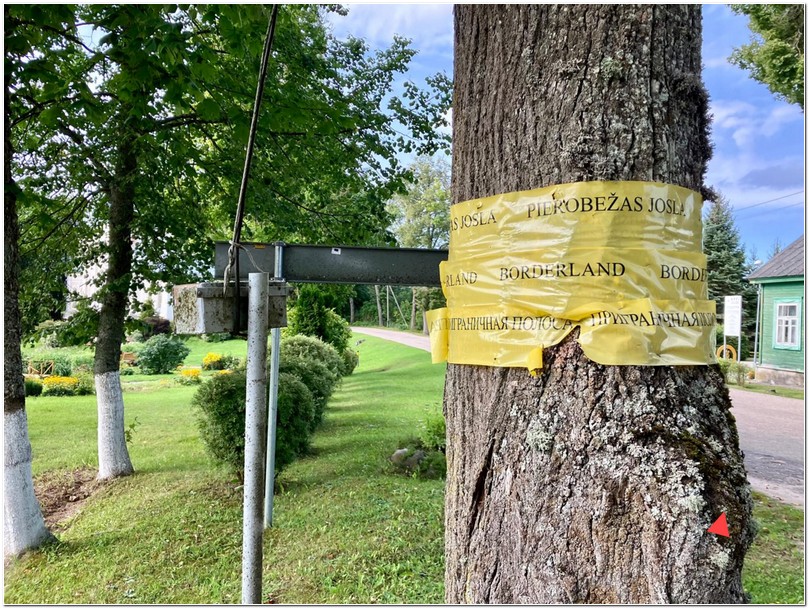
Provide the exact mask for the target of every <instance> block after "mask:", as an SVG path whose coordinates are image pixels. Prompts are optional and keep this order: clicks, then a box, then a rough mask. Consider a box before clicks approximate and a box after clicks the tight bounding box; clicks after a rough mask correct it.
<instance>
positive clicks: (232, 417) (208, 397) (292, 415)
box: [191, 372, 314, 478]
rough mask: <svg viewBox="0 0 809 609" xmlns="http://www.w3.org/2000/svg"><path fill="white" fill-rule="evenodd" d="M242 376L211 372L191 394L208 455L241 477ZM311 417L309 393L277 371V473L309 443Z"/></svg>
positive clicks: (300, 453) (242, 431) (244, 395)
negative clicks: (212, 374) (210, 375)
mask: <svg viewBox="0 0 809 609" xmlns="http://www.w3.org/2000/svg"><path fill="white" fill-rule="evenodd" d="M245 383H246V377H245V375H244V374H243V373H241V372H230V373H226V374H222V373H219V374H215V375H214V376H212V377H211V378H210V379H208V380H207V381H206V382H205V383H203V384H202V386H201V387H200V388H199V389H198V390H197V392H196V393H195V394H194V397H193V399H192V401H191V403H192V405H193V406H194V408H195V411H196V413H197V422H198V425H199V430H200V436H201V437H202V441H203V443H204V444H205V447H206V448H207V450H208V452H209V453H210V455H211V456H212V457H213V458H214V459H215V460H216V461H219V462H221V463H224V464H225V465H227V466H228V467H229V468H230V469H231V470H233V471H234V472H236V473H237V474H238V475H239V478H242V477H243V468H244V423H245V402H246V388H245ZM313 416H314V403H313V399H312V394H311V392H310V391H309V390H308V389H307V388H306V386H305V385H304V384H303V383H302V382H301V381H300V380H299V379H297V378H296V377H294V376H292V375H290V374H286V373H281V374H280V375H279V387H278V419H277V421H278V428H277V430H276V453H275V471H276V473H278V472H280V471H281V470H282V469H283V468H284V467H286V466H287V465H289V464H290V463H291V462H292V461H293V460H294V459H295V457H298V456H300V455H302V454H304V452H305V451H306V449H307V448H308V446H309V433H310V432H309V429H310V427H311V420H312V417H313Z"/></svg>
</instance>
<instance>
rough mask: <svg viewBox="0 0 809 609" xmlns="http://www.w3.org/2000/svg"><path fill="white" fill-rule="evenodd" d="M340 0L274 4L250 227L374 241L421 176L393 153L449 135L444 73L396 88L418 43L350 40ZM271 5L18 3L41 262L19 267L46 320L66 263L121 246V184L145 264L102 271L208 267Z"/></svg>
mask: <svg viewBox="0 0 809 609" xmlns="http://www.w3.org/2000/svg"><path fill="white" fill-rule="evenodd" d="M327 10H331V9H330V8H328V7H319V6H314V5H287V6H284V7H283V8H282V9H281V10H280V12H279V21H278V27H277V33H276V40H275V45H274V50H273V56H272V58H271V62H270V69H269V75H268V81H267V84H266V90H265V100H264V105H263V111H262V115H261V120H260V124H259V130H258V134H257V147H256V157H255V160H254V165H253V173H252V181H251V184H250V189H249V191H248V204H247V217H246V220H245V228H244V231H243V235H244V238H245V239H251V238H252V239H264V240H275V239H279V238H283V239H286V240H290V241H296V240H297V241H305V242H313V243H314V242H326V241H331V242H335V241H338V242H343V243H353V244H363V243H367V242H370V241H374V242H375V241H378V240H379V239H380V234H383V233H384V227H385V226H386V225H387V215H386V212H385V209H384V201H385V200H386V199H387V198H389V197H390V196H391V194H392V193H394V192H397V191H399V190H401V189H402V188H403V184H404V180H405V179H406V178H407V177H408V176H409V172H408V170H407V169H406V168H404V167H401V166H400V164H399V163H398V161H397V158H396V155H397V154H399V153H401V152H405V153H408V152H415V153H431V152H434V151H435V150H437V149H439V148H441V147H444V146H446V144H447V138H446V137H445V136H442V135H441V134H440V133H438V132H437V131H436V129H435V127H437V126H438V125H440V124H441V123H442V120H443V119H442V117H443V115H444V113H445V112H446V109H447V107H448V105H449V102H450V98H449V95H450V93H449V81H448V79H447V78H446V77H445V76H442V75H438V76H436V77H434V78H432V79H429V80H428V85H427V87H423V88H419V87H416V86H414V85H413V84H412V83H409V84H407V85H405V87H404V92H403V93H402V95H401V96H396V95H393V89H394V84H395V82H396V78H397V77H398V75H400V74H402V73H404V72H405V70H406V69H407V65H408V63H409V61H410V60H411V59H412V57H413V56H414V54H415V52H414V51H413V50H412V49H411V48H410V47H409V44H408V42H407V41H405V40H403V39H396V40H395V41H394V43H393V44H392V46H391V47H390V48H389V49H384V50H382V51H378V52H376V53H371V52H370V51H369V48H368V46H367V44H366V43H365V42H363V41H361V40H358V39H354V38H350V39H348V40H337V39H336V38H334V37H333V36H332V35H331V33H330V32H329V29H328V28H327V26H326V25H325V11H327ZM268 11H269V9H268V8H267V7H264V6H260V5H216V6H208V5H206V6H193V5H191V6H189V5H182V6H179V7H178V6H177V5H161V6H158V5H144V6H135V5H78V6H75V5H66V6H57V5H47V6H31V5H13V6H9V7H6V10H5V25H6V32H5V34H6V50H5V62H6V73H7V75H8V82H10V90H11V96H10V98H11V103H10V104H9V108H8V109H7V111H8V112H9V113H10V114H11V117H12V124H13V138H14V144H15V149H16V150H17V152H18V154H17V155H15V158H14V173H15V176H16V177H17V179H18V182H19V184H20V187H21V190H22V197H21V200H20V207H21V214H22V225H23V233H24V234H23V239H22V241H23V243H22V249H23V256H24V263H25V264H26V268H27V269H28V270H29V272H30V273H31V275H30V277H31V278H32V279H33V278H34V277H35V276H36V275H37V274H38V275H40V277H37V279H40V280H39V281H23V285H31V284H36V285H37V286H39V289H38V290H37V292H38V295H37V296H36V297H34V295H31V296H30V297H29V300H28V301H25V298H23V300H24V302H29V303H30V304H29V305H28V306H27V307H26V309H27V312H30V313H31V315H32V316H33V317H38V319H36V321H40V320H41V319H42V317H43V315H44V313H45V312H47V311H49V310H51V309H53V308H54V302H55V303H56V308H58V300H59V297H60V294H61V298H62V299H63V298H64V296H63V294H64V287H63V286H64V277H65V276H66V275H68V274H71V273H75V272H80V271H82V270H86V269H90V268H92V266H93V264H94V263H96V262H97V261H98V260H100V259H101V260H103V258H104V257H105V256H106V255H107V254H108V252H109V248H110V246H109V244H107V243H105V241H106V239H105V231H106V230H107V227H108V226H109V222H110V219H111V218H110V215H109V209H110V208H109V196H110V191H111V189H113V188H114V187H120V186H121V185H122V183H125V184H128V186H129V187H131V188H130V191H131V196H132V197H133V199H134V201H133V205H134V215H133V217H132V218H131V220H130V221H129V224H130V225H131V226H130V227H131V234H132V239H133V243H135V247H134V248H133V261H132V271H131V273H130V274H128V276H125V277H106V276H104V275H103V273H97V283H98V285H104V286H106V289H113V290H127V289H128V290H129V291H130V293H132V292H133V291H134V289H135V288H140V287H143V286H144V285H146V284H147V282H150V283H154V282H161V281H165V282H169V283H175V282H180V281H185V280H187V281H193V280H198V279H199V278H200V276H201V274H202V273H203V272H204V271H205V270H207V267H208V266H209V264H210V258H211V257H212V246H211V241H212V240H213V239H216V238H220V239H221V238H228V237H229V236H230V234H229V233H230V227H231V225H232V214H233V211H234V208H235V201H236V200H237V193H238V188H239V181H240V178H241V172H242V159H243V157H244V145H245V142H246V140H247V134H248V129H249V124H250V110H251V107H252V102H253V97H254V95H255V79H256V73H257V65H258V59H259V55H260V52H261V48H262V44H263V36H264V32H265V28H266V23H267V16H268ZM42 279H47V281H49V282H50V284H52V286H51V287H52V290H51V291H52V292H53V293H54V295H55V296H54V297H53V298H51V299H50V300H48V299H47V298H46V299H42V297H41V294H43V293H45V294H47V293H48V290H42V289H41V288H42V286H43V281H42ZM50 284H49V285H50ZM37 299H39V300H37ZM40 300H41V301H42V302H40ZM35 301H36V302H35Z"/></svg>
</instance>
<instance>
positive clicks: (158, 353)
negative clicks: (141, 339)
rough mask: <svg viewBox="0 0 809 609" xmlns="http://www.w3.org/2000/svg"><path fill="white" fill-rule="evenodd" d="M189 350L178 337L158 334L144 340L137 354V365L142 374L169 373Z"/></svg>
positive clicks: (180, 362)
mask: <svg viewBox="0 0 809 609" xmlns="http://www.w3.org/2000/svg"><path fill="white" fill-rule="evenodd" d="M190 352H191V350H190V349H189V348H188V347H186V346H185V344H184V343H183V341H181V340H180V339H178V338H174V337H172V336H169V335H167V334H158V335H157V336H153V337H152V338H150V339H149V340H147V341H146V344H145V345H144V347H143V349H141V352H140V353H139V354H138V366H140V369H141V371H142V372H143V373H144V374H169V373H171V372H174V370H175V368H177V366H179V365H180V364H182V363H183V360H184V359H185V358H186V356H188V354H189V353H190Z"/></svg>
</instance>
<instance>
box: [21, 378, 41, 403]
mask: <svg viewBox="0 0 809 609" xmlns="http://www.w3.org/2000/svg"><path fill="white" fill-rule="evenodd" d="M41 394H42V383H41V382H40V381H38V380H37V379H25V397H27V398H35V397H36V396H38V395H41Z"/></svg>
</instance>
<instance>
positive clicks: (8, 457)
mask: <svg viewBox="0 0 809 609" xmlns="http://www.w3.org/2000/svg"><path fill="white" fill-rule="evenodd" d="M57 10H58V9H57ZM3 16H4V22H5V35H6V49H8V46H9V41H8V38H9V34H11V33H13V27H14V25H13V22H11V23H10V19H9V7H8V6H6V7H4V10H3ZM51 17H52V19H51V20H50V21H49V22H48V23H47V25H48V27H49V28H55V29H59V28H60V27H61V18H60V16H59V15H57V14H56V11H54V13H52V14H51ZM48 36H49V34H47V33H46V32H43V34H42V38H43V40H44V39H47V38H48ZM18 69H22V68H19V67H18ZM4 70H5V74H4V81H5V89H4V90H3V101H4V105H5V108H6V111H5V113H4V116H3V121H4V123H3V125H4V126H3V139H4V146H3V156H4V158H3V161H4V162H3V170H4V171H3V173H4V180H3V195H4V196H3V219H4V224H5V230H4V235H3V237H4V246H3V320H4V326H3V442H4V446H5V450H4V453H5V461H4V467H3V491H4V492H3V514H4V517H3V552H4V555H5V556H13V555H18V554H22V553H23V552H26V551H27V550H31V549H34V548H37V547H39V546H41V545H42V544H44V543H46V542H48V541H50V540H52V539H54V537H53V535H52V534H51V533H50V532H49V531H48V529H47V528H46V526H45V521H44V519H43V517H42V510H41V509H40V506H39V502H38V501H37V498H36V495H34V482H33V474H32V470H31V442H30V440H29V437H28V418H27V416H26V413H25V384H24V381H23V368H22V353H21V350H20V343H21V338H22V322H21V315H20V307H19V298H18V294H19V289H20V253H19V234H20V227H19V215H18V201H19V198H20V192H21V191H20V188H19V186H18V185H17V183H16V181H15V180H14V172H13V171H12V165H13V161H12V159H13V158H14V153H15V151H14V147H13V144H12V116H11V113H10V111H9V108H10V106H11V97H12V87H13V84H12V83H13V80H14V66H13V65H12V63H11V62H10V61H9V55H8V52H7V53H6V56H5V62H4Z"/></svg>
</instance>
